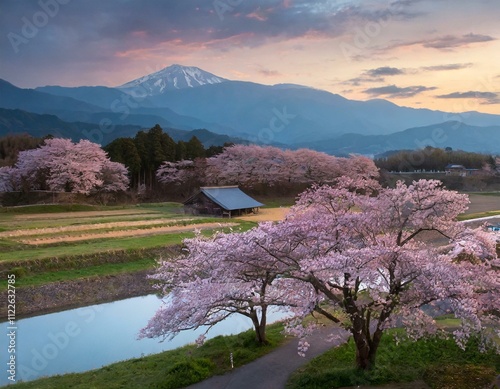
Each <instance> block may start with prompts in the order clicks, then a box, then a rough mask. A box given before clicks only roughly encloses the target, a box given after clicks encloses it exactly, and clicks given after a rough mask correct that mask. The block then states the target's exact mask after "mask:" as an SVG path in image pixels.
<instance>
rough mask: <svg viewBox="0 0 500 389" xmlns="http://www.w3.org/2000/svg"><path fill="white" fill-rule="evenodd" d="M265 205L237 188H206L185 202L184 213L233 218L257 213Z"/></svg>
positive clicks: (202, 188)
mask: <svg viewBox="0 0 500 389" xmlns="http://www.w3.org/2000/svg"><path fill="white" fill-rule="evenodd" d="M263 205H264V204H262V203H259V202H258V201H257V200H255V199H253V198H251V197H250V196H248V195H247V194H246V193H244V192H243V191H241V189H240V188H238V187H237V186H204V187H201V188H200V190H199V191H198V193H196V194H195V195H193V196H191V197H190V198H189V199H187V200H186V201H185V202H184V211H185V212H186V213H189V214H192V215H216V216H222V217H226V216H227V217H231V216H241V215H245V214H247V213H251V212H253V213H257V212H258V211H259V208H260V207H262V206H263Z"/></svg>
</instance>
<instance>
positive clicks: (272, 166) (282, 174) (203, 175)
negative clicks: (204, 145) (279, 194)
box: [156, 145, 379, 187]
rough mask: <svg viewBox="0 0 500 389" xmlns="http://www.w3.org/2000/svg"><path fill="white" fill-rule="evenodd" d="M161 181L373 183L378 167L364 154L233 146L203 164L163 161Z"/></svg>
mask: <svg viewBox="0 0 500 389" xmlns="http://www.w3.org/2000/svg"><path fill="white" fill-rule="evenodd" d="M156 176H157V178H158V181H160V182H162V183H165V184H171V183H174V184H178V183H183V182H186V181H189V180H192V179H194V178H195V177H197V178H198V179H199V180H200V182H201V183H202V184H208V185H243V186H246V187H252V186H254V185H257V184H264V185H270V186H273V185H277V184H279V183H334V182H337V180H338V179H339V178H340V177H342V176H345V177H351V178H356V179H357V180H359V181H364V184H363V185H364V186H368V187H369V186H370V185H377V181H376V178H378V176H379V173H378V169H377V167H376V166H375V164H374V163H373V161H372V160H370V159H369V158H366V157H360V156H352V157H350V158H338V157H334V156H331V155H327V154H325V153H321V152H317V151H313V150H308V149H300V150H296V151H293V150H282V149H279V148H277V147H270V146H268V147H261V146H256V145H249V146H246V145H234V146H231V147H226V148H225V149H224V151H223V152H222V153H221V154H219V155H216V156H214V157H211V158H207V159H206V160H205V163H201V162H200V161H198V160H197V161H194V162H193V161H179V162H164V163H163V164H162V165H161V166H160V168H159V169H158V170H157V172H156Z"/></svg>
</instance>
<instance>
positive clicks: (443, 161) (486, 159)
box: [375, 146, 495, 172]
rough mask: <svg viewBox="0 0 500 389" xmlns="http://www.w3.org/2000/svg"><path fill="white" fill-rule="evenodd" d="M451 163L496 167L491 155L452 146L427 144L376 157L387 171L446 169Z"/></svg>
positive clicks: (376, 160)
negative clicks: (437, 146)
mask: <svg viewBox="0 0 500 389" xmlns="http://www.w3.org/2000/svg"><path fill="white" fill-rule="evenodd" d="M449 164H457V165H463V166H465V167H466V168H467V169H483V168H486V169H492V170H494V169H495V159H494V158H493V157H492V156H491V155H487V154H480V153H471V152H466V151H462V150H452V149H451V148H449V147H448V148H446V149H440V148H435V147H431V146H427V147H426V148H425V149H421V150H403V151H397V152H395V153H393V154H391V155H388V156H384V157H379V158H375V165H376V166H377V167H378V168H380V169H384V170H387V171H395V172H414V171H444V170H445V167H446V166H447V165H449Z"/></svg>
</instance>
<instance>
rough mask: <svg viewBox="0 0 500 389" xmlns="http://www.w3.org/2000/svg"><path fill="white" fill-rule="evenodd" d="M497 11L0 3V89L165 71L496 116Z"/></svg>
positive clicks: (340, 1) (412, 1)
mask: <svg viewBox="0 0 500 389" xmlns="http://www.w3.org/2000/svg"><path fill="white" fill-rule="evenodd" d="M499 20H500V1H499V0H474V1H471V0H391V1H385V0H331V1H326V0H314V1H313V0H311V1H306V0H299V1H295V0H274V1H273V0H268V1H266V0H262V1H251V0H215V1H214V0H167V1H160V0H142V1H139V0H85V1H84V0H39V1H38V0H36V1H35V0H34V1H27V0H2V1H1V2H0V30H1V33H0V78H3V79H5V80H7V81H9V82H11V83H13V84H14V85H17V86H19V87H23V88H32V87H36V86H44V85H63V86H80V85H106V86H118V85H121V84H123V83H125V82H127V81H130V80H132V79H135V78H138V77H141V76H143V75H146V74H149V73H152V72H155V71H158V70H160V69H162V68H164V67H166V66H169V65H171V64H174V63H176V64H181V65H189V66H198V67H200V68H202V69H204V70H206V71H209V72H211V73H214V74H216V75H218V76H220V77H224V78H227V79H231V80H242V81H252V82H258V83H262V84H277V83H294V84H302V85H307V86H311V87H315V88H319V89H325V90H328V91H330V92H333V93H338V94H340V95H342V96H344V97H347V98H349V99H356V100H368V99H374V98H383V99H387V100H390V101H392V102H394V103H396V104H398V105H404V106H411V107H416V108H419V107H421V108H424V107H425V108H431V109H440V110H446V111H459V112H463V111H471V110H476V111H481V112H490V113H495V114H500V23H499Z"/></svg>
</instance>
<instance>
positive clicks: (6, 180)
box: [0, 166, 19, 192]
mask: <svg viewBox="0 0 500 389" xmlns="http://www.w3.org/2000/svg"><path fill="white" fill-rule="evenodd" d="M18 186H19V177H18V175H17V170H16V169H14V168H12V167H10V166H3V167H0V192H12V191H14V190H16V189H17V188H18Z"/></svg>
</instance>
